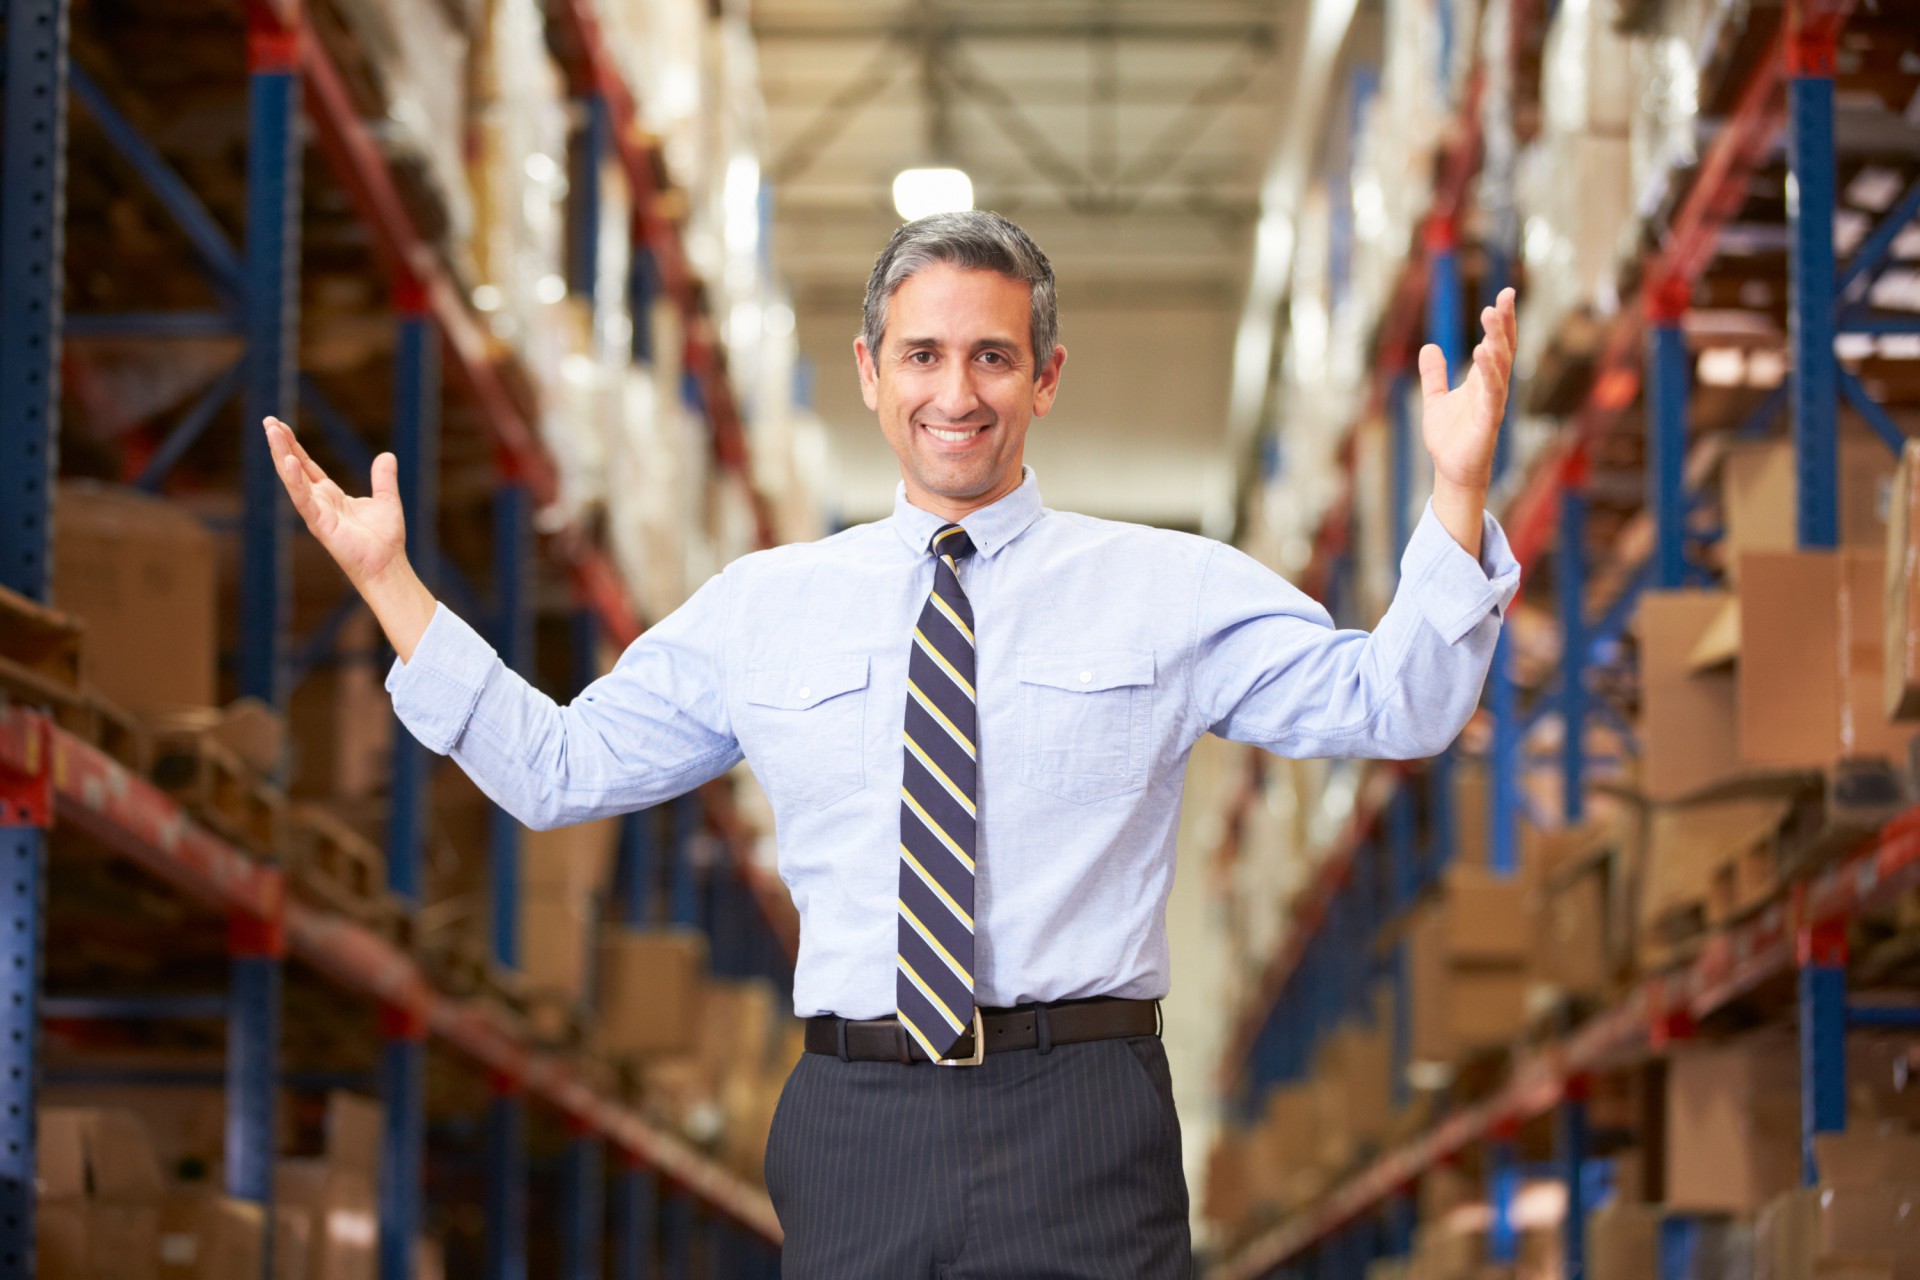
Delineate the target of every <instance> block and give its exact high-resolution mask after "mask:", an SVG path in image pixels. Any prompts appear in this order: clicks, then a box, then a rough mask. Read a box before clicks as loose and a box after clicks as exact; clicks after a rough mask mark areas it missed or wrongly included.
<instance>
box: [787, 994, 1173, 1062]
mask: <svg viewBox="0 0 1920 1280" xmlns="http://www.w3.org/2000/svg"><path fill="white" fill-rule="evenodd" d="M976 1013H977V1015H978V1016H977V1017H976V1018H975V1021H974V1027H975V1028H977V1029H978V1031H979V1032H981V1033H984V1035H985V1038H986V1043H985V1044H984V1045H979V1044H976V1042H975V1035H976V1032H975V1030H969V1031H968V1032H967V1034H966V1035H965V1036H963V1037H962V1038H961V1040H960V1043H959V1044H958V1045H957V1046H955V1048H954V1050H953V1056H952V1057H951V1058H948V1059H946V1060H945V1062H944V1063H943V1065H945V1066H973V1065H978V1062H979V1059H980V1058H981V1057H982V1056H983V1052H984V1053H986V1054H992V1053H1007V1052H1010V1051H1011V1050H1014V1049H1040V1050H1042V1051H1045V1050H1048V1049H1051V1048H1052V1047H1053V1046H1054V1045H1056V1044H1080V1043H1083V1042H1085V1041H1088V1040H1115V1039H1121V1038H1124V1037H1126V1036H1157V1035H1159V1034H1160V1002H1159V1001H1157V1000H1119V999H1115V998H1112V997H1109V996H1100V997H1096V998H1094V999H1091V1000H1063V1001H1059V1002H1057V1003H1054V1004H1031V1005H1021V1006H1019V1007H1017V1008H1013V1009H980V1010H976ZM807 1052H808V1053H823V1054H830V1055H832V1056H834V1057H836V1058H843V1059H846V1060H848V1061H856V1062H927V1061H929V1059H928V1057H927V1055H926V1051H925V1050H923V1049H922V1048H921V1047H920V1042H919V1041H918V1040H915V1039H914V1038H913V1037H912V1036H910V1035H908V1034H907V1029H906V1028H905V1027H903V1026H901V1025H900V1020H899V1019H898V1018H874V1019H871V1020H867V1021H859V1020H855V1019H852V1018H839V1017H835V1016H834V1015H832V1014H822V1015H821V1016H819V1017H814V1018H808V1019H807Z"/></svg>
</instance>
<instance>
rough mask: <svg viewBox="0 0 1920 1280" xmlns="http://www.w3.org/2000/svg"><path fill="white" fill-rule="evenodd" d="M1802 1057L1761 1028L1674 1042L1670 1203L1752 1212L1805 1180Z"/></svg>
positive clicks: (1786, 1039) (1681, 1208) (1682, 1208)
mask: <svg viewBox="0 0 1920 1280" xmlns="http://www.w3.org/2000/svg"><path fill="white" fill-rule="evenodd" d="M1799 1074H1800V1073H1799V1057H1798V1053H1797V1051H1796V1048H1795V1042H1794V1040H1793V1037H1792V1036H1791V1035H1788V1034H1784V1033H1776V1032H1772V1031H1767V1032H1759V1033H1756V1034H1753V1035H1749V1036H1745V1037H1743V1038H1741V1039H1739V1040H1736V1041H1730V1042H1727V1043H1722V1044H1714V1043H1707V1042H1690V1043H1683V1044H1679V1045H1676V1046H1674V1047H1673V1051H1672V1054H1671V1056H1670V1057H1669V1060H1668V1068H1667V1106H1666V1113H1667V1164H1666V1197H1667V1205H1668V1207H1669V1208H1670V1209H1672V1210H1673V1211H1675V1212H1681V1213H1708V1214H1710V1213H1725V1214H1734V1215H1749V1216H1750V1215H1752V1214H1754V1213H1756V1212H1758V1211H1759V1209H1760V1208H1761V1206H1763V1205H1765V1204H1766V1203H1767V1202H1768V1201H1770V1200H1772V1199H1773V1198H1775V1197H1776V1196H1779V1195H1781V1194H1782V1193H1784V1192H1786V1191H1790V1190H1792V1189H1793V1188H1794V1187H1795V1186H1796V1185H1798V1183H1799V1181H1800V1094H1799Z"/></svg>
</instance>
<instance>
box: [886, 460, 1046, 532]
mask: <svg viewBox="0 0 1920 1280" xmlns="http://www.w3.org/2000/svg"><path fill="white" fill-rule="evenodd" d="M902 478H903V479H904V477H902ZM1024 478H1025V473H1024V471H1022V470H1020V469H1016V470H1015V471H1014V473H1013V475H1012V477H1011V478H1010V479H1008V480H1007V481H1005V482H1004V483H1002V484H1000V485H998V486H996V487H995V488H993V489H990V490H988V491H987V492H986V493H983V494H980V495H979V496H978V497H970V498H968V497H958V498H950V497H947V496H946V495H944V494H938V493H929V492H927V491H926V490H925V489H922V488H920V487H919V486H917V485H915V484H914V483H913V482H912V481H911V480H908V481H907V501H909V502H911V503H913V505H914V506H916V507H919V508H920V509H921V510H922V511H930V512H932V513H933V514H934V515H936V516H939V517H940V518H941V519H942V520H945V521H947V522H948V523H949V524H957V523H958V522H959V521H960V520H961V519H963V518H964V517H966V516H970V515H972V514H973V513H974V512H976V511H978V510H980V508H982V507H990V506H992V505H993V504H994V503H996V502H998V501H1000V499H1002V498H1004V497H1006V496H1007V495H1008V494H1010V493H1012V492H1013V491H1014V490H1015V489H1018V488H1019V487H1020V482H1021V480H1022V479H1024Z"/></svg>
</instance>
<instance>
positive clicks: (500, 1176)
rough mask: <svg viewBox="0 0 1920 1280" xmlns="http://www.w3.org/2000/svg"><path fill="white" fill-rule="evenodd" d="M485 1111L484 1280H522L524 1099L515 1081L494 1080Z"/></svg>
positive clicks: (524, 1256) (524, 1241)
mask: <svg viewBox="0 0 1920 1280" xmlns="http://www.w3.org/2000/svg"><path fill="white" fill-rule="evenodd" d="M491 1087H492V1091H493V1100H492V1102H491V1104H490V1107H489V1110H488V1113H487V1239H486V1249H487V1254H486V1261H485V1267H486V1275H487V1278H488V1280H526V1276H527V1101H526V1091H525V1086H524V1085H523V1084H522V1082H521V1081H519V1080H511V1079H508V1078H506V1077H504V1076H495V1077H494V1078H493V1080H492V1081H491Z"/></svg>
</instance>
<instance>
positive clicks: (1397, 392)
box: [1387, 373, 1414, 579]
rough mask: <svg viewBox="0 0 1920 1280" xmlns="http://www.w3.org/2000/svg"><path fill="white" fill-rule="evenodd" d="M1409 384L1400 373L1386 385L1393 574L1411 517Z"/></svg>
mask: <svg viewBox="0 0 1920 1280" xmlns="http://www.w3.org/2000/svg"><path fill="white" fill-rule="evenodd" d="M1412 407H1413V383H1412V381H1411V380H1410V379H1409V378H1408V377H1407V376H1406V375H1405V374H1404V373H1403V374H1400V375H1398V376H1396V377H1395V378H1394V379H1393V381H1392V382H1390V383H1388V384H1387V430H1388V432H1389V433H1390V435H1389V438H1388V441H1387V507H1388V510H1387V536H1388V537H1390V538H1391V539H1392V540H1393V573H1394V577H1395V578H1396V579H1398V578H1399V576H1400V553H1401V552H1403V551H1405V550H1406V549H1407V536H1408V534H1409V533H1410V532H1411V525H1412V523H1413V513H1412V512H1411V511H1409V510H1408V508H1409V506H1410V505H1411V504H1412V502H1413V450H1414V439H1413V431H1414V426H1413V413H1412Z"/></svg>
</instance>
